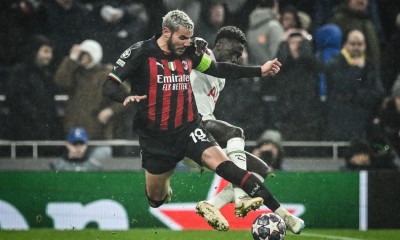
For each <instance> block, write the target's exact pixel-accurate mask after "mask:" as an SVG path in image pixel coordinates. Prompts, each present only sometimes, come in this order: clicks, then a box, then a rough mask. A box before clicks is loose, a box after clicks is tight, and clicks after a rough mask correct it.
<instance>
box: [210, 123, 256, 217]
mask: <svg viewBox="0 0 400 240" xmlns="http://www.w3.org/2000/svg"><path fill="white" fill-rule="evenodd" d="M204 126H205V128H206V129H207V131H208V132H210V133H211V135H213V137H214V138H215V139H216V140H217V142H218V143H220V144H221V145H223V146H225V145H226V154H227V156H228V157H229V159H230V160H231V161H232V162H233V163H235V164H236V166H238V167H240V168H241V169H244V170H246V153H245V151H244V148H245V141H244V133H243V130H242V129H241V128H239V127H236V126H234V125H232V124H229V123H227V122H224V121H221V120H207V121H204ZM229 189H232V187H231V186H229V188H228V189H226V190H224V191H221V192H220V193H219V194H217V195H216V196H214V197H213V198H211V199H209V203H211V204H214V206H216V207H218V208H220V207H222V206H224V205H225V204H227V203H229V202H227V201H226V200H228V199H229V196H232V193H231V192H230V191H229ZM233 192H234V195H233V196H234V201H235V214H236V216H237V217H245V216H246V215H247V213H248V212H249V211H251V210H255V209H258V208H259V207H260V206H261V205H262V204H263V200H262V198H260V197H257V198H251V197H249V196H248V195H247V193H245V192H244V191H243V190H242V189H241V188H239V187H237V186H233Z"/></svg>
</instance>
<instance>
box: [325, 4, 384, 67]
mask: <svg viewBox="0 0 400 240" xmlns="http://www.w3.org/2000/svg"><path fill="white" fill-rule="evenodd" d="M368 1H369V0H346V1H344V2H343V3H342V4H339V5H338V6H337V7H336V8H335V10H334V14H333V17H332V18H331V19H330V20H329V21H328V22H329V23H334V24H336V25H338V26H339V27H340V29H341V30H342V33H343V34H344V36H345V35H347V33H348V32H350V31H351V30H353V29H357V30H359V31H361V32H362V33H363V35H364V37H365V40H366V44H367V51H366V53H367V56H368V59H369V60H370V61H371V62H372V63H373V64H374V66H375V69H377V70H379V67H380V65H379V64H380V44H379V37H378V34H377V31H376V28H375V26H374V22H373V21H372V19H371V17H370V15H369V13H368Z"/></svg>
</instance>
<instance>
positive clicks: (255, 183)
mask: <svg viewBox="0 0 400 240" xmlns="http://www.w3.org/2000/svg"><path fill="white" fill-rule="evenodd" d="M215 172H216V173H217V174H218V175H219V176H221V177H222V178H224V179H226V180H227V181H229V182H231V183H233V184H235V185H238V186H239V187H240V188H242V189H243V191H245V192H246V193H247V194H249V196H250V197H261V198H262V199H263V200H264V205H265V206H267V207H268V208H269V209H271V210H272V211H273V212H275V210H276V209H278V208H279V207H280V204H279V202H278V201H277V200H276V199H275V197H274V196H273V195H272V193H271V192H270V191H269V190H268V189H267V188H266V187H265V186H264V184H263V183H262V182H261V181H260V180H259V179H258V178H257V177H256V176H254V175H253V174H251V173H250V172H248V171H245V170H243V169H241V168H239V167H238V166H236V165H235V164H234V163H233V162H232V161H225V162H223V163H221V164H220V165H218V167H217V169H216V171H215Z"/></svg>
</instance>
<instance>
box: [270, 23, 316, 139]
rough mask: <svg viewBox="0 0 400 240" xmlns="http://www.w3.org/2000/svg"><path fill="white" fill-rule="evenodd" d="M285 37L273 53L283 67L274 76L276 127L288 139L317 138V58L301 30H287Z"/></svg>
mask: <svg viewBox="0 0 400 240" xmlns="http://www.w3.org/2000/svg"><path fill="white" fill-rule="evenodd" d="M285 37H286V38H287V39H285V40H284V41H283V42H282V43H281V45H280V48H279V51H278V56H277V57H278V59H280V60H281V62H282V65H283V67H282V70H281V72H280V74H278V75H277V76H276V77H275V78H276V79H275V81H276V82H277V85H278V88H277V97H278V99H277V102H278V116H279V125H278V126H279V127H280V128H279V130H280V132H281V133H282V134H283V135H284V136H285V139H287V140H291V141H316V140H320V139H321V137H320V132H321V131H320V125H321V106H320V101H319V90H318V88H319V72H320V71H321V67H320V64H319V61H318V60H317V58H316V57H315V55H314V53H313V51H312V44H311V41H310V40H309V39H310V35H309V34H308V33H307V32H306V31H305V30H302V29H295V28H292V29H289V30H288V31H287V32H286V33H285ZM299 122H301V123H302V126H301V127H299Z"/></svg>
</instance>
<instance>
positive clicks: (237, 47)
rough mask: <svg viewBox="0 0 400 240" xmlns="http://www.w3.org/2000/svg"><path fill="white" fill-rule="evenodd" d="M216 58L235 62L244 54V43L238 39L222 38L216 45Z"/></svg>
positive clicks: (218, 60) (221, 60)
mask: <svg viewBox="0 0 400 240" xmlns="http://www.w3.org/2000/svg"><path fill="white" fill-rule="evenodd" d="M216 48H217V51H216V54H215V58H216V60H217V62H227V63H235V64H237V63H238V62H239V58H240V56H242V53H243V49H244V45H243V44H241V43H240V42H238V41H236V40H230V41H229V40H225V39H224V40H221V41H220V43H219V44H217V46H216Z"/></svg>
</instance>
